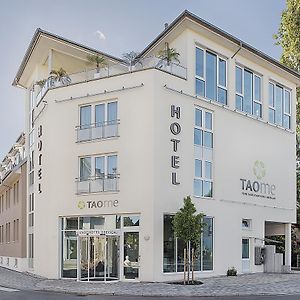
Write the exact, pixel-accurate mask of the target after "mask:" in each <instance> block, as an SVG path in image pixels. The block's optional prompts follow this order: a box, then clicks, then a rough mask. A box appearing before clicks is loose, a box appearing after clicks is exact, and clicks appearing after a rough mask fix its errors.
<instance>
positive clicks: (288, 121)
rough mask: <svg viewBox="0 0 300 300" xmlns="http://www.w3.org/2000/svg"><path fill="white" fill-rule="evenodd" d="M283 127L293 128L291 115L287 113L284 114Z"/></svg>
mask: <svg viewBox="0 0 300 300" xmlns="http://www.w3.org/2000/svg"><path fill="white" fill-rule="evenodd" d="M283 127H284V128H288V129H290V128H291V117H290V116H287V115H284V116H283Z"/></svg>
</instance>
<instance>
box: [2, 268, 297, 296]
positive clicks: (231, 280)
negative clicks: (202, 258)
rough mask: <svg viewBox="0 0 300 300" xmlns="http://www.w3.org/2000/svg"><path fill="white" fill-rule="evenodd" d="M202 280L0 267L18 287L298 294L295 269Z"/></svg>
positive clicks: (149, 292)
mask: <svg viewBox="0 0 300 300" xmlns="http://www.w3.org/2000/svg"><path fill="white" fill-rule="evenodd" d="M202 282H203V283H204V284H203V285H198V286H182V285H174V284H167V283H138V282H109V283H103V282H86V283H84V282H76V281H73V280H67V279H59V280H50V279H44V278H38V277H35V276H32V275H28V274H24V273H18V272H15V271H11V270H7V269H5V268H1V267H0V286H4V287H9V288H15V289H19V290H39V291H55V292H63V293H75V294H81V295H88V294H102V295H128V296H133V295H139V296H141V295H142V296H233V295H292V294H293V295H295V294H299V295H300V273H299V272H295V273H292V274H265V273H262V274H249V275H239V276H237V277H214V278H206V279H203V280H202Z"/></svg>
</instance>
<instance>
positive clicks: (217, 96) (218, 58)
mask: <svg viewBox="0 0 300 300" xmlns="http://www.w3.org/2000/svg"><path fill="white" fill-rule="evenodd" d="M197 49H199V50H201V51H203V77H201V76H199V75H197V70H196V65H197V57H196V53H197ZM207 52H208V53H210V54H212V55H215V56H216V61H217V63H216V87H215V88H216V99H210V98H208V97H207V96H206V95H207V94H206V92H207V88H206V77H207V74H206V53H207ZM220 60H222V61H224V62H225V68H226V70H225V86H223V85H222V84H220V80H219V79H220V70H219V69H220V67H219V62H220ZM197 80H201V81H203V82H204V96H202V95H200V94H197ZM219 89H222V90H225V92H226V103H223V102H221V101H219ZM195 94H196V96H199V97H204V98H205V99H206V100H208V101H214V102H218V103H219V104H220V105H224V106H228V57H226V56H224V55H222V54H219V53H217V52H216V51H213V50H211V49H208V48H206V47H203V46H200V45H198V44H195Z"/></svg>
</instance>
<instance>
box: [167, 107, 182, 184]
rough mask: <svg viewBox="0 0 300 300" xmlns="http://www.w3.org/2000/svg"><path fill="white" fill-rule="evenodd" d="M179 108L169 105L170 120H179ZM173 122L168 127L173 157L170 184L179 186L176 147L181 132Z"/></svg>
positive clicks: (178, 160) (178, 126)
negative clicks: (170, 134)
mask: <svg viewBox="0 0 300 300" xmlns="http://www.w3.org/2000/svg"><path fill="white" fill-rule="evenodd" d="M180 117H181V116H180V107H179V106H177V107H175V105H171V118H173V119H177V120H180ZM177 120H174V122H173V123H172V124H171V125H170V130H171V133H172V135H173V137H172V138H171V142H172V146H173V155H172V156H171V167H172V184H173V185H179V184H180V182H179V180H178V172H177V171H178V169H179V163H180V157H179V155H178V146H179V143H180V140H179V139H178V137H177V136H178V134H179V133H180V132H181V126H180V124H179V123H178V122H177Z"/></svg>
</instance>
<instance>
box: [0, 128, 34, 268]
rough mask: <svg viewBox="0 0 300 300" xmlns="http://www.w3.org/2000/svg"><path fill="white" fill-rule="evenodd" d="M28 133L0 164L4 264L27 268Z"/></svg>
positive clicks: (0, 229)
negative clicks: (26, 146)
mask: <svg viewBox="0 0 300 300" xmlns="http://www.w3.org/2000/svg"><path fill="white" fill-rule="evenodd" d="M26 166H27V164H26V155H25V134H24V133H22V134H21V135H20V136H19V137H18V139H17V140H16V143H15V144H14V145H13V146H12V147H11V149H10V150H9V152H8V153H7V155H6V156H5V158H4V159H3V160H2V162H1V164H0V266H4V267H7V268H10V269H14V270H20V271H25V270H27V268H28V266H27V258H26V257H27V256H26V224H27V222H26V203H27V201H26V188H27V181H26V179H27V168H26Z"/></svg>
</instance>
